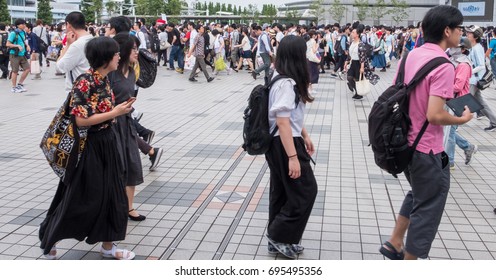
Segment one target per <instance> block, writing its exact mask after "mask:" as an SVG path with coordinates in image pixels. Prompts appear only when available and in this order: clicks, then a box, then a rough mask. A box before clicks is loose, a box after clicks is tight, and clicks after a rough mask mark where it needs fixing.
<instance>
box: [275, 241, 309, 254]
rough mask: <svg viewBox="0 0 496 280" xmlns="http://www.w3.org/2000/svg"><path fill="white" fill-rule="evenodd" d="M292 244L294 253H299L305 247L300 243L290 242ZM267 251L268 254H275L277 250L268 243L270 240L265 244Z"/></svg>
mask: <svg viewBox="0 0 496 280" xmlns="http://www.w3.org/2000/svg"><path fill="white" fill-rule="evenodd" d="M292 246H293V251H295V253H296V254H301V253H302V252H303V250H305V247H303V246H301V245H300V244H292ZM267 251H269V254H277V253H279V251H277V249H276V247H274V245H272V244H270V242H269V243H268V244H267Z"/></svg>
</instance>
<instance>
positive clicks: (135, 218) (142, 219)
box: [128, 209, 146, 222]
mask: <svg viewBox="0 0 496 280" xmlns="http://www.w3.org/2000/svg"><path fill="white" fill-rule="evenodd" d="M133 211H134V209H131V210H129V213H131V212H133ZM128 217H129V219H130V220H131V221H135V222H141V221H144V220H145V219H146V217H145V216H143V215H138V216H136V217H135V216H131V215H129V214H128Z"/></svg>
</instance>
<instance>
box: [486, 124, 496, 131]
mask: <svg viewBox="0 0 496 280" xmlns="http://www.w3.org/2000/svg"><path fill="white" fill-rule="evenodd" d="M484 130H485V131H494V130H496V125H494V124H491V125H489V126H488V127H486V128H484Z"/></svg>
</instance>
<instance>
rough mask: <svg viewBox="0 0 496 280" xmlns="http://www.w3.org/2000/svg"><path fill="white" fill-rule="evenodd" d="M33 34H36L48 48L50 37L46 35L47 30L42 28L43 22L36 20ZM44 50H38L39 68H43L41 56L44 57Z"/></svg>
mask: <svg viewBox="0 0 496 280" xmlns="http://www.w3.org/2000/svg"><path fill="white" fill-rule="evenodd" d="M33 33H34V34H36V36H38V37H39V38H40V39H41V40H42V41H43V42H44V43H45V44H46V46H50V35H49V34H48V30H47V29H46V28H45V27H44V26H43V20H41V19H38V20H36V27H34V28H33ZM46 51H47V50H46V49H45V50H42V49H40V52H39V58H38V60H39V61H40V66H43V56H45V57H46Z"/></svg>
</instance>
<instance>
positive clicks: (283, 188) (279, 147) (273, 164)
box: [265, 35, 317, 259]
mask: <svg viewBox="0 0 496 280" xmlns="http://www.w3.org/2000/svg"><path fill="white" fill-rule="evenodd" d="M306 49H307V47H306V43H305V40H304V39H303V38H301V37H298V36H293V35H290V36H286V37H284V38H283V39H282V40H281V43H280V44H279V48H278V50H277V57H276V61H275V72H274V78H275V77H277V75H284V76H286V77H287V78H286V77H284V78H281V79H279V80H278V81H276V82H274V84H273V85H272V87H271V89H270V95H269V127H270V131H271V132H272V133H273V132H274V131H276V132H275V134H274V138H273V140H272V142H271V144H270V149H269V150H268V152H267V153H266V154H265V158H266V160H267V163H268V165H269V169H270V192H269V193H270V195H269V221H268V226H267V239H268V252H269V253H271V254H274V253H281V254H282V255H284V256H286V257H287V258H290V259H294V258H296V257H297V255H298V254H300V253H301V252H302V251H303V249H304V248H303V246H301V245H299V243H300V241H301V237H302V236H303V232H304V230H305V226H306V224H307V222H308V218H309V217H310V213H311V212H312V208H313V204H314V202H315V198H316V196H317V181H316V180H315V176H314V174H313V170H312V167H311V166H310V160H311V156H312V154H313V153H314V152H315V147H314V145H313V142H312V140H311V138H310V136H309V135H308V132H307V130H306V129H305V127H304V125H303V120H304V113H305V104H306V103H309V102H312V101H313V100H314V99H313V97H311V96H310V94H309V92H308V86H309V84H310V80H309V73H308V67H307V59H306V55H305V54H306ZM276 129H277V130H276Z"/></svg>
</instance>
